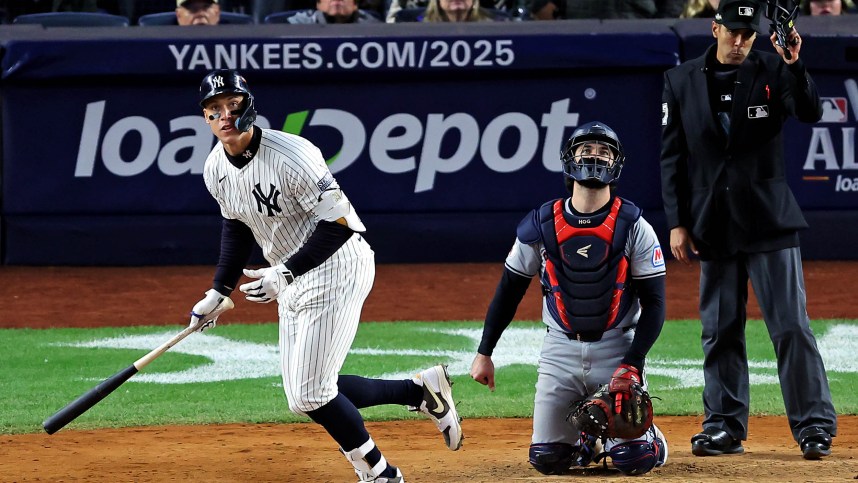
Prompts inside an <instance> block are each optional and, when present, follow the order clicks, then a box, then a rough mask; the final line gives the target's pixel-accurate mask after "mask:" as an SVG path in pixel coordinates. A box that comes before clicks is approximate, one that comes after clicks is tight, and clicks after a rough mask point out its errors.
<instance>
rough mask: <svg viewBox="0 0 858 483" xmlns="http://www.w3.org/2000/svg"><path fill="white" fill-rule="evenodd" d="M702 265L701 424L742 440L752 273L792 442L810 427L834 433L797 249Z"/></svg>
mask: <svg viewBox="0 0 858 483" xmlns="http://www.w3.org/2000/svg"><path fill="white" fill-rule="evenodd" d="M700 265H701V272H700V318H701V321H702V322H703V335H702V342H703V355H704V359H703V375H704V384H705V385H704V388H703V406H704V409H705V418H704V420H703V427H704V428H708V427H715V428H718V429H721V430H724V431H726V432H727V433H729V434H730V436H732V437H733V438H735V439H741V440H745V439H747V438H748V406H749V399H750V396H749V388H750V384H749V381H748V356H747V352H746V345H745V319H746V305H747V302H748V277H749V276H750V279H751V284H752V285H753V287H754V293H755V295H756V296H757V301H758V302H759V305H760V309H761V311H762V314H763V318H764V320H765V323H766V327H767V328H768V331H769V336H770V337H771V339H772V344H773V345H774V349H775V355H776V356H777V361H778V377H779V378H780V383H781V392H782V393H783V398H784V406H785V407H786V415H787V418H788V419H789V425H790V428H791V430H792V434H793V437H794V438H795V439H796V441H798V435H799V433H800V432H801V430H802V429H804V428H807V427H809V426H817V427H820V428H822V429H824V430H826V431H828V432H829V434H831V435H832V436H833V435H835V434H837V415H836V413H835V411H834V405H833V404H832V402H831V391H830V390H829V388H828V377H827V376H826V374H825V366H824V365H823V362H822V357H821V356H820V355H819V349H818V348H817V346H816V338H815V337H814V335H813V332H812V331H811V329H810V319H809V317H808V315H807V296H806V293H805V287H804V274H803V273H802V266H801V253H800V250H799V248H798V247H794V248H787V249H784V250H778V251H774V252H766V253H748V254H745V253H740V254H738V255H736V256H734V257H732V258H729V259H726V260H717V261H702V262H701V264H700Z"/></svg>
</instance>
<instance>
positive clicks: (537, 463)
mask: <svg viewBox="0 0 858 483" xmlns="http://www.w3.org/2000/svg"><path fill="white" fill-rule="evenodd" d="M577 456H578V447H577V446H573V445H571V444H568V443H535V444H531V445H530V455H529V458H528V459H529V460H530V464H531V465H532V466H533V467H534V468H536V471H538V472H540V473H542V474H543V475H562V474H563V473H564V472H565V471H566V470H568V469H569V468H570V467H571V466H572V464H573V463H575V458H576V457H577Z"/></svg>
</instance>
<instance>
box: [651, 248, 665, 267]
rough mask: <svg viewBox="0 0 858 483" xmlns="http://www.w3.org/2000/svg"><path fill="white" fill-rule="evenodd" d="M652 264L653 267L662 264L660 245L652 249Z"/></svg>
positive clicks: (662, 255) (662, 257) (662, 256)
mask: <svg viewBox="0 0 858 483" xmlns="http://www.w3.org/2000/svg"><path fill="white" fill-rule="evenodd" d="M652 266H653V267H663V266H664V254H663V253H661V246H660V245H656V246H655V248H653V249H652Z"/></svg>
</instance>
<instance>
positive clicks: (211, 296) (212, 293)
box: [189, 288, 224, 332]
mask: <svg viewBox="0 0 858 483" xmlns="http://www.w3.org/2000/svg"><path fill="white" fill-rule="evenodd" d="M223 298H224V297H223V295H222V294H221V293H220V292H218V291H217V290H215V289H213V288H210V289H209V290H208V291H207V292H206V296H205V298H204V299H202V300H200V301H199V302H197V304H196V305H194V308H193V309H191V323H190V324H189V327H193V326H194V325H196V323H197V322H199V321H200V319H202V318H203V317H205V316H206V315H208V314H209V313H210V312H211V311H212V310H214V309H216V308H217V306H218V305H219V304H220V302H221V301H222V300H223ZM215 325H217V317H214V318H212V319H211V320H209V321H207V322H206V323H205V324H203V325H202V326H201V327H200V328H199V331H200V332H202V331H204V330H206V329H211V328H213V327H214V326H215Z"/></svg>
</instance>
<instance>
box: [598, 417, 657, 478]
mask: <svg viewBox="0 0 858 483" xmlns="http://www.w3.org/2000/svg"><path fill="white" fill-rule="evenodd" d="M607 456H610V457H611V462H612V463H614V466H615V467H616V468H617V469H618V470H620V471H622V472H623V473H625V474H627V475H642V474H644V473H649V472H650V471H651V470H652V469H653V468H655V467H658V466H662V465H663V464H664V463H666V462H667V440H666V439H665V438H664V435H663V434H662V433H661V431H660V430H659V429H658V428H657V427H656V426H655V425H653V426H652V427H651V428H650V429H649V430H648V431H647V433H646V435H645V439H639V440H632V441H626V442H623V443H618V444H615V445H614V446H613V447H612V448H611V450H610V451H608V454H607Z"/></svg>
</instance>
